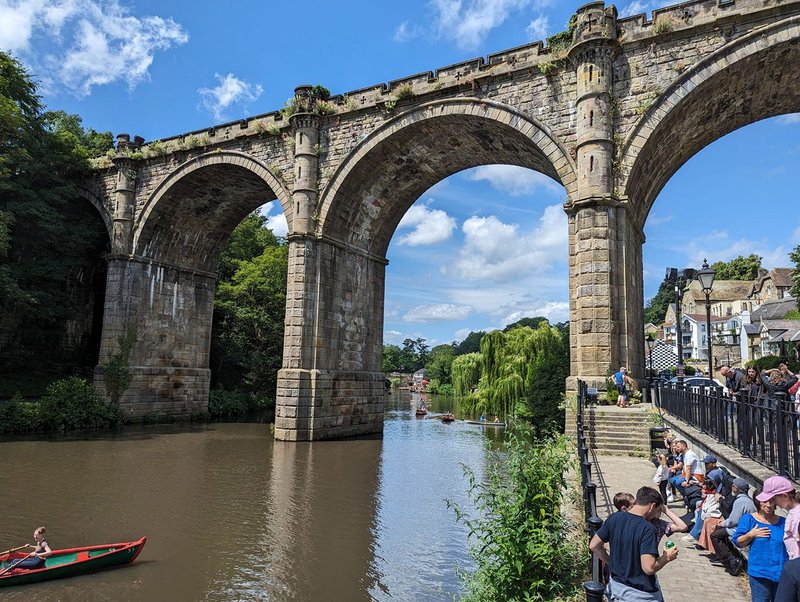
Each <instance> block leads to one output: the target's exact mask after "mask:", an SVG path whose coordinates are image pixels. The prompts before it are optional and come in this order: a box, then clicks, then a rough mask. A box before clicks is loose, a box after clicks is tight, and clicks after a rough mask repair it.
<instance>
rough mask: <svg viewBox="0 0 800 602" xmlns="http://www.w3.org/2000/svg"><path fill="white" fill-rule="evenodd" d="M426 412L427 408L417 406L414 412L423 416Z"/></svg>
mask: <svg viewBox="0 0 800 602" xmlns="http://www.w3.org/2000/svg"><path fill="white" fill-rule="evenodd" d="M427 413H428V410H427V409H426V408H417V410H416V412H414V414H416V415H417V416H425V415H426V414H427Z"/></svg>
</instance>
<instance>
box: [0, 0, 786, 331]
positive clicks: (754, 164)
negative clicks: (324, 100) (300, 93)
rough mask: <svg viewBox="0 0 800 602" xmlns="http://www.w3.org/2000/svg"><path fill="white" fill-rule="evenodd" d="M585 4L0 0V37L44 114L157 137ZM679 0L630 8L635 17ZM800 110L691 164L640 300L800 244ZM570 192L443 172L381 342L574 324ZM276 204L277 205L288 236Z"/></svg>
mask: <svg viewBox="0 0 800 602" xmlns="http://www.w3.org/2000/svg"><path fill="white" fill-rule="evenodd" d="M580 4H583V2H564V1H563V0H406V1H405V2H395V3H379V2H374V1H366V0H340V1H339V2H335V3H334V2H317V1H314V0H309V1H308V2H305V3H301V4H294V3H287V2H280V3H278V2H274V3H273V2H264V1H263V0H262V1H261V2H258V1H252V0H238V1H236V2H227V3H221V2H188V1H184V2H170V1H168V0H162V1H159V2H156V1H154V0H147V1H142V0H139V1H129V2H122V1H116V0H113V1H109V0H106V1H100V0H0V48H2V49H4V50H9V51H11V52H13V53H14V54H15V55H16V56H18V57H19V58H20V59H21V60H22V61H23V63H24V64H26V65H27V66H28V68H29V69H30V71H31V72H32V73H33V74H34V76H35V77H36V79H37V80H38V81H39V84H40V91H41V93H42V96H43V100H44V102H45V103H46V104H47V106H48V108H51V109H63V110H66V111H68V112H71V113H77V114H79V115H81V117H82V118H83V121H84V125H85V126H87V127H92V128H95V129H96V130H100V131H105V130H111V131H113V132H114V133H119V132H128V133H130V134H132V135H133V134H138V135H141V136H143V137H144V138H145V139H147V140H153V139H157V138H161V137H167V136H171V135H175V134H180V133H183V132H188V131H192V130H197V129H202V128H205V127H208V126H210V125H213V124H215V123H220V122H223V121H228V120H233V119H239V118H241V117H245V116H248V115H254V114H259V113H265V112H268V111H271V110H275V109H278V108H280V107H281V106H283V104H284V102H285V101H286V99H287V98H288V97H289V96H291V95H292V92H293V90H294V88H295V86H297V85H299V84H304V83H310V84H317V83H319V84H322V85H324V86H326V87H328V88H329V89H330V90H331V91H332V92H333V93H334V94H338V93H342V92H347V91H349V90H355V89H358V88H362V87H365V86H368V85H372V84H377V83H380V82H386V81H389V80H393V79H398V78H401V77H404V76H407V75H411V74H414V73H418V72H421V71H428V70H433V69H436V68H437V67H442V66H445V65H449V64H451V63H455V62H459V61H463V60H467V59H470V58H474V57H477V56H481V55H483V56H485V55H487V54H489V53H492V52H497V51H499V50H502V49H505V48H510V47H514V46H518V45H520V44H525V43H527V42H530V41H534V40H539V39H543V38H544V37H546V36H548V35H552V34H554V33H557V32H559V31H561V30H562V29H564V26H565V24H566V22H567V20H568V18H569V16H570V14H571V13H572V12H573V11H574V10H575V9H576V8H577V7H578V6H579V5H580ZM668 4H670V3H668V2H642V1H639V0H635V1H634V2H624V3H620V4H618V5H617V7H618V9H619V11H620V13H621V14H623V15H627V14H636V13H638V12H645V11H650V10H652V9H654V8H658V7H660V6H666V5H668ZM799 167H800V115H797V114H795V115H791V116H783V117H778V118H774V119H770V120H767V121H764V122H761V123H758V124H754V125H751V126H748V127H745V128H743V129H741V130H739V131H737V132H734V133H732V134H730V135H728V136H726V137H725V138H723V139H722V140H719V141H717V142H715V143H714V144H712V145H710V146H709V147H707V148H706V149H704V150H703V151H701V152H700V153H698V154H697V155H696V156H695V157H694V158H692V159H691V160H690V161H689V162H688V163H686V165H684V166H683V167H682V168H681V170H680V171H679V172H678V173H677V174H676V175H675V176H674V177H673V178H672V180H671V181H670V182H669V183H668V184H667V186H666V188H665V189H664V190H663V191H662V193H661V194H660V196H659V198H658V200H657V201H656V203H655V205H654V207H653V210H652V212H651V214H650V216H649V218H648V222H647V225H646V236H647V243H646V244H645V247H644V267H645V296H646V297H650V296H652V295H653V294H654V293H655V291H656V290H657V288H658V284H659V281H660V280H661V278H662V277H663V273H664V268H665V267H667V266H673V267H685V266H695V267H697V266H699V265H700V263H701V262H702V260H703V258H704V257H708V260H709V262H713V261H717V260H720V259H721V260H728V259H731V258H733V257H735V256H736V255H739V254H749V253H758V254H760V255H762V256H763V257H764V263H765V265H766V266H767V267H773V266H776V265H788V258H787V256H786V254H787V253H788V251H789V250H791V249H792V248H793V247H794V246H796V245H797V244H800V213H798V210H797V208H798V207H800V203H798V200H800V199H798V192H797V190H798V187H797V173H798V168H799ZM564 198H565V195H564V192H563V189H562V188H561V186H560V185H559V184H557V183H556V182H554V181H552V180H550V179H548V178H546V177H544V176H542V175H540V174H538V173H536V172H532V171H528V170H524V169H520V168H513V167H509V166H484V167H479V168H476V169H473V170H468V171H465V172H462V173H459V174H456V175H454V176H452V177H450V178H448V179H446V180H443V181H442V182H439V183H438V184H437V185H436V186H434V187H433V188H432V189H431V190H429V191H428V192H426V193H425V194H424V195H422V196H421V197H420V199H419V200H418V201H417V203H416V204H415V205H414V207H413V208H412V209H411V210H410V211H409V212H408V213H407V214H406V216H405V218H404V220H403V222H401V224H400V227H399V228H398V230H397V232H396V234H395V236H394V238H393V240H392V244H391V246H390V248H389V252H388V258H389V260H390V264H389V266H388V268H387V279H386V281H387V290H386V304H385V305H386V323H385V340H386V342H387V343H390V342H391V343H399V342H402V340H403V339H405V338H407V337H412V338H416V337H424V338H426V339H427V340H428V341H429V343H431V344H432V345H435V344H438V343H445V342H450V341H453V340H457V339H462V338H463V337H464V336H465V335H466V334H467V333H468V332H469V331H470V330H487V329H492V328H502V327H503V326H504V325H505V324H507V323H509V322H511V321H514V320H516V319H519V318H521V317H525V316H532V315H543V316H546V317H548V318H550V319H551V320H552V321H562V320H566V319H567V318H568V305H567V299H568V288H567V233H566V218H565V216H564V213H563V211H562V209H561V206H562V204H563V202H564ZM279 211H280V209H279V207H277V206H276V204H274V203H273V204H271V205H269V206H267V207H265V208H264V212H265V213H267V214H268V215H269V216H270V224H271V225H272V226H273V227H274V229H275V230H276V232H278V233H279V234H281V233H283V232H285V220H284V219H283V216H282V215H281V214H280V213H279Z"/></svg>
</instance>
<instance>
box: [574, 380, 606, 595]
mask: <svg viewBox="0 0 800 602" xmlns="http://www.w3.org/2000/svg"><path fill="white" fill-rule="evenodd" d="M587 397H588V393H587V387H586V383H585V382H583V381H581V380H579V381H578V407H577V415H576V426H577V432H576V434H577V445H578V462H579V464H580V471H581V488H582V489H583V509H584V518H585V519H586V531H587V533H588V534H589V541H591V540H592V537H594V534H595V533H597V531H598V529H600V527H601V526H602V525H603V519H601V518H600V517H599V516H597V485H596V484H595V483H594V482H593V481H592V461H591V460H590V459H589V445H588V443H587V441H586V433H585V432H584V430H583V425H584V410H585V409H586V400H587ZM591 573H592V580H591V581H587V582H586V583H584V584H583V587H584V590H585V591H586V600H587V601H590V602H594V601H598V602H599V601H601V600H603V591H604V590H605V585H604V584H603V582H604V575H603V570H602V566H601V563H600V559H599V558H598V557H597V556H595V555H594V554H592V558H591Z"/></svg>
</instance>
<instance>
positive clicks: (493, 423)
mask: <svg viewBox="0 0 800 602" xmlns="http://www.w3.org/2000/svg"><path fill="white" fill-rule="evenodd" d="M464 422H466V423H467V424H478V425H480V426H497V427H503V426H506V423H505V422H487V421H486V420H465V421H464Z"/></svg>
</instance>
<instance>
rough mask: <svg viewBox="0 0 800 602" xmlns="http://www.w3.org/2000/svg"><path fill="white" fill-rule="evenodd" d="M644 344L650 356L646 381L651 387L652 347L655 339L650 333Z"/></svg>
mask: <svg viewBox="0 0 800 602" xmlns="http://www.w3.org/2000/svg"><path fill="white" fill-rule="evenodd" d="M644 340H645V342H646V343H647V351H648V353H649V355H650V372H649V373H648V375H647V381H648V382H649V383H650V386H651V387H652V386H653V347H655V345H656V339H655V337H654V336H653V333H652V332H651V333H650V334H648V335H647V336H646V337H645V339H644Z"/></svg>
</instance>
